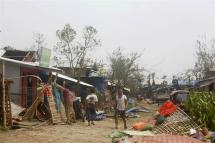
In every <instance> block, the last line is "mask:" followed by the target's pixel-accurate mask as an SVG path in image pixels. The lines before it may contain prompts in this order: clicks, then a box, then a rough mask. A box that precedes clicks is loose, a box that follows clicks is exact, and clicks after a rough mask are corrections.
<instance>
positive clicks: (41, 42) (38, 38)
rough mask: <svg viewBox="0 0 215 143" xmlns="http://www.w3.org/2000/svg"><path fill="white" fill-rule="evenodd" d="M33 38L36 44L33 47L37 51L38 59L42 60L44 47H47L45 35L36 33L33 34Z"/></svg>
mask: <svg viewBox="0 0 215 143" xmlns="http://www.w3.org/2000/svg"><path fill="white" fill-rule="evenodd" d="M33 40H34V44H33V46H32V49H33V50H35V51H36V54H37V60H40V56H41V52H42V48H43V47H45V45H46V44H45V37H44V35H43V34H41V33H34V34H33Z"/></svg>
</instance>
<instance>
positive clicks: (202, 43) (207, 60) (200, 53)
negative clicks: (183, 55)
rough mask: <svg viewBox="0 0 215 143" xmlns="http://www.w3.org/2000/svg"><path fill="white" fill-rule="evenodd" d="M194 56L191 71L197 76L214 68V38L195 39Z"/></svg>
mask: <svg viewBox="0 0 215 143" xmlns="http://www.w3.org/2000/svg"><path fill="white" fill-rule="evenodd" d="M196 47H197V51H196V56H197V60H196V62H195V66H194V69H193V72H195V75H196V76H198V75H199V74H198V73H200V74H201V75H204V77H205V76H206V74H207V72H208V71H210V70H212V69H214V65H215V39H212V40H210V41H209V42H207V41H206V38H204V39H202V40H197V42H196ZM197 78H201V77H197Z"/></svg>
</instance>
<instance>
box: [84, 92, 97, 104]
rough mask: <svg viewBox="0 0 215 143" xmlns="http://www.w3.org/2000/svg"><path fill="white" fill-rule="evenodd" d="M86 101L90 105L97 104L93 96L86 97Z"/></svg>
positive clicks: (95, 97)
mask: <svg viewBox="0 0 215 143" xmlns="http://www.w3.org/2000/svg"><path fill="white" fill-rule="evenodd" d="M86 100H87V102H88V103H91V104H95V103H96V102H98V98H97V96H96V95H95V94H90V95H88V96H87V98H86Z"/></svg>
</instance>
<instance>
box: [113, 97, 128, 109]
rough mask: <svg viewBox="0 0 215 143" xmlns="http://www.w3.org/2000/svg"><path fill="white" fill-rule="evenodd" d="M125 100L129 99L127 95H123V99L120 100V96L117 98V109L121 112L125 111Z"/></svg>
mask: <svg viewBox="0 0 215 143" xmlns="http://www.w3.org/2000/svg"><path fill="white" fill-rule="evenodd" d="M125 100H127V97H126V96H125V95H122V97H121V98H119V96H118V95H117V96H116V102H117V106H116V108H117V109H118V110H120V111H124V110H125Z"/></svg>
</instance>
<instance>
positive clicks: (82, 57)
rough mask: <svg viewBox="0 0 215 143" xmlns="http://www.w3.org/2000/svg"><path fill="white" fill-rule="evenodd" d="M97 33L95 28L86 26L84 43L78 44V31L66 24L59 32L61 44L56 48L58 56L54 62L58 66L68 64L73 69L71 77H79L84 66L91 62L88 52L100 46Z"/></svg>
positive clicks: (83, 37)
mask: <svg viewBox="0 0 215 143" xmlns="http://www.w3.org/2000/svg"><path fill="white" fill-rule="evenodd" d="M97 33H98V32H97V30H96V29H95V28H94V27H92V26H86V27H85V28H84V30H83V36H82V39H81V40H82V41H81V42H76V41H75V38H76V35H77V34H76V31H75V30H74V29H73V28H72V27H71V26H70V25H69V24H66V25H65V26H64V28H63V29H62V30H57V32H56V35H57V37H58V39H59V42H58V43H57V44H56V46H55V50H56V53H57V54H56V56H55V57H54V60H55V61H56V62H57V64H58V66H60V65H61V66H62V64H64V63H66V64H68V65H69V67H70V68H71V73H70V74H71V76H78V75H79V74H80V72H81V70H82V68H83V66H85V65H86V64H87V62H89V61H90V58H88V57H87V52H88V51H89V50H91V49H93V48H95V47H97V46H99V45H100V40H99V39H98V38H97ZM62 61H66V62H62ZM77 68H78V69H79V70H78V71H77V70H76V69H77Z"/></svg>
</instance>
